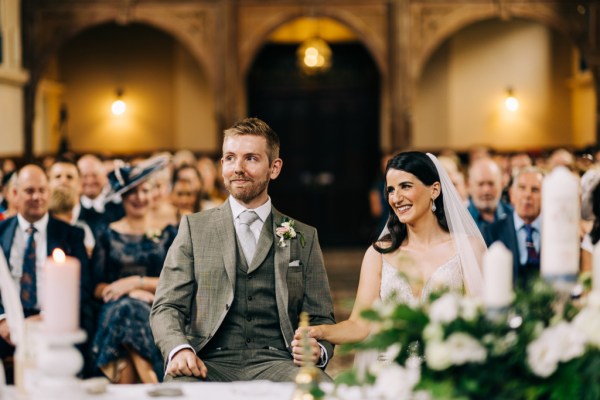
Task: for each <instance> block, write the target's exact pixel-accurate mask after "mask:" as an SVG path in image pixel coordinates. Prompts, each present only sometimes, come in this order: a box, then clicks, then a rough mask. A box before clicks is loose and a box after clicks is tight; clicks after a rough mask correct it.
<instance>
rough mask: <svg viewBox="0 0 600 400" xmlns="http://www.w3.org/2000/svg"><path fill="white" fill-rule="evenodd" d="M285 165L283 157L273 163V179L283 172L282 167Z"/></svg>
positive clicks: (271, 175)
mask: <svg viewBox="0 0 600 400" xmlns="http://www.w3.org/2000/svg"><path fill="white" fill-rule="evenodd" d="M282 167H283V160H282V159H281V158H276V159H274V160H273V162H272V163H271V174H270V177H271V179H275V178H277V177H278V176H279V174H280V173H281V168H282Z"/></svg>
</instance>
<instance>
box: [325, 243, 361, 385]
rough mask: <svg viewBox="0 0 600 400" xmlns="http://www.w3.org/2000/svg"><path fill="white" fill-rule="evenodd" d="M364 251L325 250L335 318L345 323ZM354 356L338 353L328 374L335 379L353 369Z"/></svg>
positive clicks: (352, 300)
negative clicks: (343, 372)
mask: <svg viewBox="0 0 600 400" xmlns="http://www.w3.org/2000/svg"><path fill="white" fill-rule="evenodd" d="M365 250H366V248H364V249H327V250H323V257H324V258H325V267H326V268H327V275H328V277H329V286H330V288H331V295H332V297H333V303H334V310H335V318H336V320H337V321H338V322H339V321H343V320H345V319H347V318H348V316H349V315H350V312H351V311H352V305H353V303H354V297H355V296H356V288H357V287H358V277H359V274H360V265H361V263H362V258H363V255H364V252H365ZM353 361H354V356H352V355H340V352H339V351H338V352H337V353H336V355H335V357H333V359H332V360H331V362H330V363H329V365H328V366H327V373H328V374H329V375H330V376H331V377H333V378H335V377H336V376H337V375H338V374H339V373H340V372H342V371H345V370H347V369H348V368H351V367H352V363H353Z"/></svg>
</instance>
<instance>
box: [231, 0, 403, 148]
mask: <svg viewBox="0 0 600 400" xmlns="http://www.w3.org/2000/svg"><path fill="white" fill-rule="evenodd" d="M307 15H311V16H315V17H327V18H331V19H333V20H335V21H337V22H339V23H341V24H342V25H344V26H346V27H348V28H349V29H350V30H352V31H353V33H355V34H356V36H357V37H358V39H359V41H360V42H361V44H362V45H364V46H365V47H366V49H367V50H368V52H369V54H370V55H371V57H372V58H373V60H374V62H375V64H376V66H377V68H378V70H379V73H380V76H381V99H380V100H381V117H380V122H381V124H380V126H381V142H382V147H384V148H386V147H389V143H390V142H391V141H392V135H393V132H392V125H393V118H392V115H391V114H390V112H389V107H390V103H391V101H392V93H393V88H392V85H391V77H392V67H391V65H392V62H391V60H390V58H391V56H390V53H389V52H390V48H392V46H390V32H391V31H392V30H393V28H392V25H393V23H391V22H390V18H389V16H390V8H389V5H388V4H387V3H386V2H381V1H373V2H371V3H369V4H353V5H348V4H346V5H344V7H336V6H333V5H327V4H326V3H322V4H321V5H319V6H318V7H312V8H311V7H307V6H303V5H290V4H281V5H278V4H268V5H257V4H248V5H243V4H241V5H240V6H239V8H238V10H237V32H236V38H237V49H238V53H237V57H238V66H239V67H238V72H237V76H236V79H235V80H234V81H235V85H236V86H235V87H232V88H231V92H232V93H235V94H236V96H235V99H236V103H235V105H234V108H235V112H234V114H235V115H237V116H238V117H239V116H242V115H245V114H246V110H247V104H246V87H245V77H246V75H247V73H248V70H249V68H250V66H251V65H252V62H253V60H254V59H255V57H256V55H257V53H258V52H259V51H260V48H261V47H262V46H263V44H264V43H265V42H266V40H267V38H268V37H269V35H270V34H271V33H272V32H273V31H274V30H276V29H277V28H278V27H280V26H282V25H284V24H286V23H288V22H290V21H292V20H294V19H296V18H299V17H306V16H307Z"/></svg>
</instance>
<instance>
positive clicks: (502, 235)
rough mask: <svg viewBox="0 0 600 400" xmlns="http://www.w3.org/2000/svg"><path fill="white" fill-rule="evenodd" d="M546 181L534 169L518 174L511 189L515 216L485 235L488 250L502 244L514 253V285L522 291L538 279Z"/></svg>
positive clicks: (490, 228) (502, 221)
mask: <svg viewBox="0 0 600 400" xmlns="http://www.w3.org/2000/svg"><path fill="white" fill-rule="evenodd" d="M543 179H544V175H543V173H542V171H541V170H539V169H537V168H535V167H528V168H524V169H522V170H520V171H518V172H517V173H516V175H515V177H514V180H513V184H512V186H511V187H510V199H511V203H512V205H513V207H514V212H511V213H510V214H509V215H508V216H507V218H504V219H502V220H500V221H497V222H494V223H493V224H491V225H489V226H488V227H487V228H486V229H485V231H484V238H485V241H486V243H487V244H488V246H489V245H491V244H492V243H494V242H496V241H501V242H502V243H504V245H505V246H506V247H507V248H508V249H509V250H510V251H511V252H512V254H513V277H514V281H515V284H516V285H519V286H521V287H525V286H526V285H527V282H528V281H529V280H530V279H531V278H532V277H534V276H538V275H539V270H540V254H541V253H540V241H541V216H540V214H541V209H542V181H543Z"/></svg>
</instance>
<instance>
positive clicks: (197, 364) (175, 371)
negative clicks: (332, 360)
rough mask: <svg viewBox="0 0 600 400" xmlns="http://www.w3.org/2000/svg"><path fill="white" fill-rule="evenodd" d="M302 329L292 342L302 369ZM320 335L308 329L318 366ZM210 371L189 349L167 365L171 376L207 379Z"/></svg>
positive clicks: (176, 354)
mask: <svg viewBox="0 0 600 400" xmlns="http://www.w3.org/2000/svg"><path fill="white" fill-rule="evenodd" d="M301 329H302V328H298V329H297V330H296V333H295V334H294V340H292V357H293V358H294V364H296V365H297V366H299V367H302V366H303V365H304V363H305V361H304V356H303V353H304V349H303V346H302V331H301ZM318 333H319V331H318V328H317V329H315V328H313V327H311V328H308V336H309V343H308V344H309V346H310V349H311V351H310V358H311V361H312V363H313V364H316V363H317V361H318V360H319V357H320V356H321V346H319V343H318V342H317V339H315V337H313V336H317V335H318ZM207 371H208V369H207V368H206V365H205V364H204V362H203V361H202V360H201V359H200V358H199V357H198V356H197V355H196V354H195V353H194V352H193V351H192V350H191V349H188V348H185V349H182V350H180V351H178V352H177V353H175V355H174V356H173V358H172V359H171V361H170V362H169V364H168V365H167V371H166V372H167V375H170V376H196V377H199V378H206V373H207Z"/></svg>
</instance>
